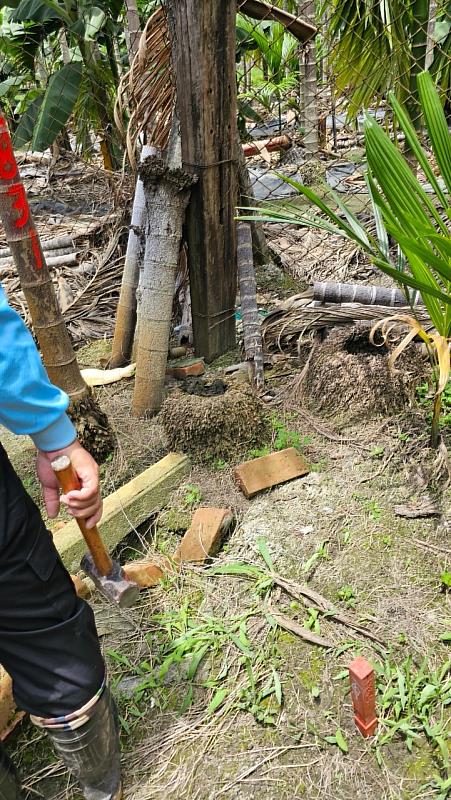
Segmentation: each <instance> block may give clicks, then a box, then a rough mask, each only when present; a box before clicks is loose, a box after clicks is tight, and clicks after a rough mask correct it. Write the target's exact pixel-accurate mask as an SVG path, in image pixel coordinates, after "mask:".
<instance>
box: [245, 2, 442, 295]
mask: <svg viewBox="0 0 451 800" xmlns="http://www.w3.org/2000/svg"><path fill="white" fill-rule="evenodd" d="M278 6H280V7H281V8H283V10H284V11H285V12H288V13H284V14H282V15H278V14H276V15H274V12H273V10H271V9H268V11H267V13H266V15H265V17H264V18H263V19H258V20H256V19H255V18H253V17H251V16H249V15H245V14H244V13H241V14H239V15H238V18H237V85H238V119H239V130H240V135H241V140H242V147H243V150H244V152H245V154H246V161H247V166H248V169H249V172H250V177H251V184H252V187H253V192H254V195H255V199H256V200H258V201H268V202H269V203H270V205H272V206H277V205H279V206H280V205H286V204H287V203H290V204H291V205H292V206H295V207H296V208H297V209H302V208H303V209H306V208H307V207H308V201H306V199H305V198H303V197H302V196H300V195H299V194H298V193H297V192H296V189H295V188H294V187H293V185H290V184H289V183H287V182H286V181H284V178H290V179H292V180H294V181H298V182H301V183H303V184H305V185H307V186H310V187H312V188H313V189H314V190H315V191H316V192H317V193H319V194H321V195H323V194H325V195H327V189H331V190H333V191H335V192H336V193H337V194H338V195H339V197H340V199H342V200H345V202H346V203H347V204H348V205H349V206H350V207H351V208H352V210H353V211H354V212H355V213H356V214H357V215H358V217H359V218H361V219H363V220H365V221H368V220H369V215H370V208H369V207H370V202H369V196H368V191H367V186H366V182H365V171H366V163H365V142H364V113H365V112H366V113H368V114H370V115H372V116H374V117H375V118H376V119H377V120H378V121H379V122H380V124H381V125H382V126H383V127H384V129H385V130H386V131H387V132H388V133H389V135H390V137H391V138H396V140H397V141H398V142H399V144H400V146H401V147H403V135H402V132H401V131H400V130H399V129H397V128H396V126H395V125H394V120H393V114H392V111H391V108H390V101H389V98H390V93H391V92H392V93H393V94H394V95H395V97H397V99H399V100H400V101H401V102H402V104H403V105H404V107H405V108H406V110H407V111H408V113H409V114H410V116H411V118H412V120H413V121H414V123H415V125H416V126H417V127H418V128H419V130H420V134H421V119H420V115H419V106H418V95H417V89H416V75H417V74H418V73H419V72H420V71H421V70H422V69H424V68H427V69H428V70H429V71H430V72H431V74H432V76H433V79H434V82H435V84H436V85H437V87H438V89H439V91H440V92H441V95H442V98H443V102H444V104H445V110H446V112H447V118H448V119H449V115H450V111H451V106H450V99H449V98H450V94H449V90H450V74H451V5H450V3H449V2H445V0H438V2H435V0H430V2H425V3H415V2H405V0H401V2H396V1H395V2H389V3H388V2H382V3H370V2H364V0H327V1H324V2H315V1H314V0H307V2H305V1H304V2H302V1H301V2H291V3H290V2H284V3H278ZM290 14H291V15H293V16H294V17H298V18H300V20H301V21H302V23H304V25H303V26H302V25H301V27H300V28H299V27H298V26H297V25H296V24H294V23H293V20H292V18H291V17H290ZM309 26H314V28H315V31H316V32H313V34H309V30H308V27H309ZM305 37H308V39H307V41H303V40H304V39H305ZM423 183H424V184H425V185H426V181H425V180H424V181H423ZM426 188H427V186H426ZM328 199H329V201H330V197H329V198H328ZM332 204H333V205H335V207H337V204H336V203H334V201H333V200H332ZM266 233H267V238H268V242H269V244H270V245H271V247H272V249H273V251H274V252H275V253H276V255H277V256H279V257H280V259H281V261H282V264H283V265H284V266H285V268H286V269H287V270H288V271H289V272H290V273H291V274H292V275H293V276H294V277H297V278H299V279H300V280H301V281H302V282H304V283H310V282H312V281H313V280H330V279H333V280H336V281H358V280H367V279H368V278H370V277H371V279H376V281H378V280H379V279H380V278H379V276H376V273H375V271H374V269H373V268H372V267H371V265H370V264H369V262H368V260H367V259H365V258H364V257H363V256H362V254H361V253H360V252H359V250H358V249H357V247H356V246H354V244H352V243H351V242H346V241H345V240H343V239H342V238H340V237H337V236H335V235H334V234H332V233H328V232H326V231H312V230H308V229H306V228H299V227H293V226H290V225H280V224H271V225H270V226H267V228H266Z"/></svg>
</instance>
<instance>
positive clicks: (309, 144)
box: [298, 0, 319, 158]
mask: <svg viewBox="0 0 451 800" xmlns="http://www.w3.org/2000/svg"><path fill="white" fill-rule="evenodd" d="M298 14H299V16H300V17H302V18H303V19H305V21H306V22H309V23H310V24H311V25H315V0H307V2H300V3H299V6H298ZM300 52H301V56H300V60H302V63H300V64H299V67H300V73H301V76H302V127H303V128H304V147H305V152H306V156H307V158H314V157H315V156H317V155H318V145H319V138H318V97H317V95H318V79H317V64H316V37H315V38H314V39H310V40H309V41H308V42H306V43H305V44H304V45H303V47H302V49H301V51H300Z"/></svg>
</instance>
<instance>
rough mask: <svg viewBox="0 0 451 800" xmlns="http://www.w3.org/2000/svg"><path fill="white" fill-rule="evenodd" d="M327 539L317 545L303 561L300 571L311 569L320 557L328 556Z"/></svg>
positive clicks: (305, 571)
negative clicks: (311, 553)
mask: <svg viewBox="0 0 451 800" xmlns="http://www.w3.org/2000/svg"><path fill="white" fill-rule="evenodd" d="M327 541H328V540H327V539H325V540H324V542H321V544H320V545H319V546H318V547H317V549H316V550H315V552H314V553H313V555H312V556H310V558H308V559H307V561H304V563H303V564H302V572H304V573H307V572H310V570H311V569H313V567H314V566H315V565H316V563H317V561H319V560H320V559H321V558H329V554H328V550H327Z"/></svg>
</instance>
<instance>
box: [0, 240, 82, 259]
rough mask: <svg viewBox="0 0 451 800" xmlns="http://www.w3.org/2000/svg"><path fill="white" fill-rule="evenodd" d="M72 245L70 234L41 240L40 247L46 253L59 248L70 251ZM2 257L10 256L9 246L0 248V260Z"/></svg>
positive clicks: (72, 247)
mask: <svg viewBox="0 0 451 800" xmlns="http://www.w3.org/2000/svg"><path fill="white" fill-rule="evenodd" d="M74 246H75V245H74V240H73V239H72V236H56V237H55V238H54V239H48V240H47V241H46V242H41V247H42V249H43V251H44V253H47V252H48V251H49V250H61V249H64V250H66V251H67V252H71V251H72V250H73V249H74ZM4 258H12V253H11V248H10V247H3V248H2V249H1V250H0V261H1V260H2V259H4Z"/></svg>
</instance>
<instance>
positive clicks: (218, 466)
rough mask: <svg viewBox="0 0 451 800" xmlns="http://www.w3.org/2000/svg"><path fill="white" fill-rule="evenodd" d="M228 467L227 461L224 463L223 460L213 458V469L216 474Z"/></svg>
mask: <svg viewBox="0 0 451 800" xmlns="http://www.w3.org/2000/svg"><path fill="white" fill-rule="evenodd" d="M228 466H229V465H228V463H227V461H224V459H223V458H215V460H214V461H213V469H216V470H218V472H221V471H222V470H223V469H227V467H228Z"/></svg>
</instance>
